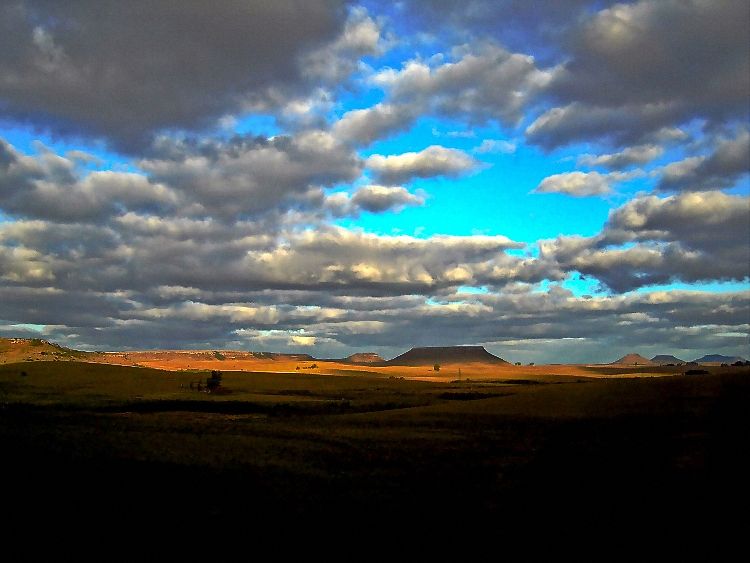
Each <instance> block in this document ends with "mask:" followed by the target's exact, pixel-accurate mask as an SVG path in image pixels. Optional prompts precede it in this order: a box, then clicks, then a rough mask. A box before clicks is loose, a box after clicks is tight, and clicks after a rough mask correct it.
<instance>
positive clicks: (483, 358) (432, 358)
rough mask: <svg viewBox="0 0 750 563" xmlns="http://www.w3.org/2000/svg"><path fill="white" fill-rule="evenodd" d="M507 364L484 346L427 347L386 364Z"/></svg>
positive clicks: (412, 350) (413, 350) (404, 354)
mask: <svg viewBox="0 0 750 563" xmlns="http://www.w3.org/2000/svg"><path fill="white" fill-rule="evenodd" d="M474 362H476V363H485V364H507V363H508V362H506V361H505V360H503V359H502V358H499V357H498V356H495V355H494V354H490V353H489V352H488V351H487V350H485V349H484V346H426V347H422V348H412V349H411V350H409V351H408V352H405V353H403V354H401V355H400V356H396V357H395V358H393V359H392V360H389V361H387V362H385V363H386V364H387V365H392V366H422V365H432V364H456V363H474Z"/></svg>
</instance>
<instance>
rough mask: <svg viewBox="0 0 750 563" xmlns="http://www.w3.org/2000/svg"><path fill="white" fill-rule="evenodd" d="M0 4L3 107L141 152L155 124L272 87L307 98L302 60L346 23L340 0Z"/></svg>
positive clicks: (225, 106)
mask: <svg viewBox="0 0 750 563" xmlns="http://www.w3.org/2000/svg"><path fill="white" fill-rule="evenodd" d="M1 10H2V11H1V12H0V53H1V54H0V77H2V78H0V101H2V103H0V108H1V111H2V113H3V115H4V116H6V117H10V118H15V119H19V120H24V121H26V120H29V121H31V122H33V123H35V124H37V125H39V126H42V127H50V128H52V129H54V130H56V131H59V132H63V133H66V132H71V131H72V132H76V133H84V134H91V135H96V136H104V137H107V138H109V139H114V140H115V141H116V142H117V143H118V145H119V146H120V147H124V148H127V149H129V150H133V151H136V152H137V151H139V150H140V149H141V147H142V146H143V140H144V138H146V137H148V136H150V134H152V133H153V132H154V131H159V130H161V129H164V128H199V127H202V126H205V125H206V124H208V123H211V122H212V121H213V120H215V119H217V118H219V117H221V116H222V115H224V114H226V113H231V112H232V111H234V110H238V109H240V108H241V107H242V105H243V104H244V103H245V101H246V100H247V99H248V98H250V97H253V96H256V97H257V96H261V97H262V96H264V95H265V92H266V91H267V90H268V89H269V88H275V89H277V90H284V91H289V92H290V94H294V95H299V94H300V93H301V92H302V91H304V90H305V89H307V88H308V81H307V79H306V78H305V77H304V76H303V72H302V69H301V67H300V64H299V59H300V57H301V56H302V55H303V54H306V53H308V52H309V51H310V50H312V49H316V48H318V47H320V46H322V45H323V44H325V43H327V42H330V41H332V40H333V39H334V38H335V37H336V36H338V35H339V34H340V31H341V30H342V28H343V25H344V19H345V13H344V11H343V10H342V9H341V8H340V5H339V3H338V2H336V1H335V0H334V1H329V0H311V1H309V2H304V3H301V4H300V3H298V2H291V1H286V0H280V1H278V2H270V3H269V2H262V3H259V2H250V3H248V2H238V1H230V2H222V3H221V4H217V5H214V4H206V3H205V2H201V1H188V2H183V1H180V2H177V1H166V2H158V3H154V2H148V1H141V0H139V1H136V2H127V3H122V2H115V1H105V2H101V1H98V0H96V1H89V0H76V1H74V2H65V3H64V5H63V4H60V3H55V2H45V1H43V0H14V1H12V2H5V3H3V6H2V9H1ZM123 46H127V48H123ZM155 53H156V54H158V56H155ZM248 69H251V72H249V71H248Z"/></svg>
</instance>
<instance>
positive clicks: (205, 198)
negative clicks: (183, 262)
mask: <svg viewBox="0 0 750 563" xmlns="http://www.w3.org/2000/svg"><path fill="white" fill-rule="evenodd" d="M138 165H139V167H140V168H141V169H142V170H144V171H145V172H146V173H148V175H149V177H150V178H151V179H152V180H153V181H156V182H160V183H163V184H165V185H167V186H170V187H171V188H172V189H174V190H175V191H177V192H179V193H180V194H182V195H183V196H184V197H185V198H186V199H187V200H188V201H189V203H190V204H191V205H186V206H185V209H184V212H185V213H189V214H195V215H213V214H218V215H222V216H226V217H230V216H238V215H247V216H250V215H259V214H262V213H266V212H273V211H284V210H286V209H290V208H308V207H313V208H315V207H321V206H322V205H323V194H322V192H321V189H320V187H321V186H332V185H335V184H337V183H340V182H348V181H352V180H354V179H356V178H357V177H358V176H359V174H360V170H361V163H360V160H359V158H358V157H357V156H356V155H355V154H354V153H353V152H352V151H351V149H349V148H348V147H346V146H343V145H341V144H340V143H339V142H338V141H337V140H336V139H335V138H334V137H332V136H331V135H330V134H329V133H326V132H324V131H318V130H310V131H303V132H300V133H298V134H297V135H294V136H277V137H273V138H271V139H267V138H265V137H248V136H244V137H243V136H237V137H233V138H231V139H229V140H227V141H220V140H219V141H211V140H208V141H200V142H197V141H196V142H193V141H190V142H185V141H182V142H181V141H173V140H169V139H163V140H162V141H161V143H159V144H157V147H156V151H155V154H154V155H153V156H151V157H150V158H146V159H142V160H140V161H139V162H138Z"/></svg>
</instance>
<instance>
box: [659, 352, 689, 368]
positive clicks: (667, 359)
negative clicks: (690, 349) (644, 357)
mask: <svg viewBox="0 0 750 563" xmlns="http://www.w3.org/2000/svg"><path fill="white" fill-rule="evenodd" d="M651 361H652V362H653V363H655V364H657V365H660V366H666V365H667V364H674V365H676V366H681V365H683V364H685V363H687V362H685V360H681V359H680V358H677V357H675V356H670V355H669V354H659V355H658V356H654V357H653V358H651Z"/></svg>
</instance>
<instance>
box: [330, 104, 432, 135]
mask: <svg viewBox="0 0 750 563" xmlns="http://www.w3.org/2000/svg"><path fill="white" fill-rule="evenodd" d="M418 116H419V108H415V107H412V106H409V105H406V104H391V103H379V104H376V105H374V106H372V107H371V108H366V109H357V110H351V111H348V112H346V113H345V114H344V115H343V116H342V117H341V119H339V120H338V121H336V123H334V124H333V127H332V128H331V130H332V132H333V134H334V136H336V137H337V138H339V139H341V140H342V141H344V142H348V143H353V144H361V145H369V144H370V143H372V142H373V141H376V140H378V139H380V138H383V137H387V136H389V135H391V134H393V133H396V132H399V131H405V130H406V129H408V128H409V127H411V125H412V124H413V123H414V121H415V120H416V119H417V117H418Z"/></svg>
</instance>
